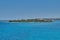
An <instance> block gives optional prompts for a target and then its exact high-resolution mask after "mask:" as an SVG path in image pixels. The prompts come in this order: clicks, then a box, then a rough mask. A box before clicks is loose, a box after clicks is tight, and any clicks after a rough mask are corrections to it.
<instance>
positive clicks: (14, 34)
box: [0, 20, 60, 40]
mask: <svg viewBox="0 0 60 40" xmlns="http://www.w3.org/2000/svg"><path fill="white" fill-rule="evenodd" d="M0 40H60V20H57V21H53V22H0Z"/></svg>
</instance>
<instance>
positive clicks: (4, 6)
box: [0, 0, 60, 20]
mask: <svg viewBox="0 0 60 40" xmlns="http://www.w3.org/2000/svg"><path fill="white" fill-rule="evenodd" d="M30 18H60V0H0V20H11V19H30Z"/></svg>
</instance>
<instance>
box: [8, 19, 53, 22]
mask: <svg viewBox="0 0 60 40" xmlns="http://www.w3.org/2000/svg"><path fill="white" fill-rule="evenodd" d="M9 22H53V20H50V19H21V20H9Z"/></svg>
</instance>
